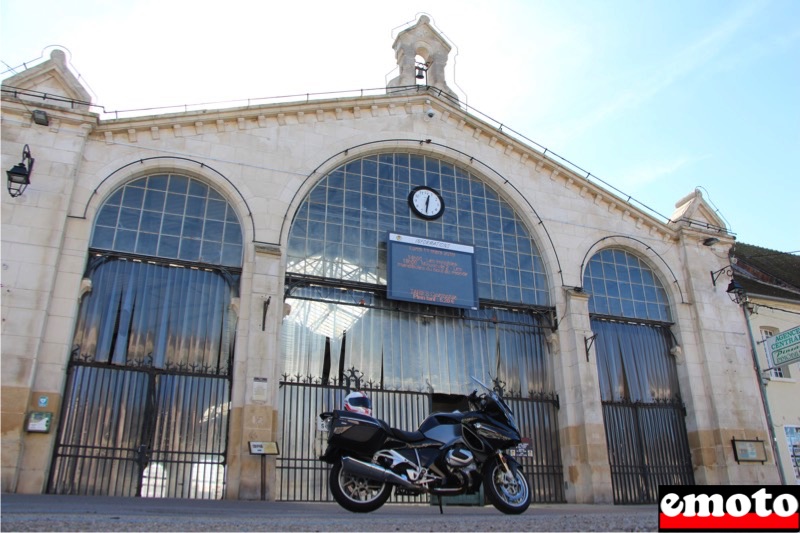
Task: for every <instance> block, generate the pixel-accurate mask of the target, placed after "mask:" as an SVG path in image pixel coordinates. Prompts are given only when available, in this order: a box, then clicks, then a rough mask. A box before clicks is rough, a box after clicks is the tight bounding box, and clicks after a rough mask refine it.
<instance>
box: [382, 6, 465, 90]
mask: <svg viewBox="0 0 800 533" xmlns="http://www.w3.org/2000/svg"><path fill="white" fill-rule="evenodd" d="M393 48H394V54H395V58H396V59H397V66H398V67H399V68H400V74H398V76H397V77H396V78H394V79H393V80H391V81H390V82H389V83H388V84H387V85H386V88H387V89H392V88H393V87H413V86H414V85H416V83H417V79H418V78H417V75H418V74H419V75H422V76H424V77H425V79H426V83H425V85H428V86H430V87H435V88H437V89H441V90H442V92H444V93H446V94H447V95H448V96H450V97H451V98H453V99H454V100H456V101H458V96H456V93H454V92H453V90H452V89H450V87H448V85H447V82H446V81H445V78H444V67H445V65H447V56H448V55H449V54H450V50H451V47H450V45H449V44H448V43H447V41H445V40H444V38H443V37H442V36H441V34H440V33H439V32H437V31H436V30H435V29H433V26H431V19H430V18H428V17H426V16H425V15H422V16H421V17H419V20H418V21H417V23H416V24H414V25H413V26H411V27H410V28H406V29H405V30H403V31H401V32H400V33H399V34H398V35H397V38H396V39H395V41H394V45H393ZM417 57H419V58H421V60H422V61H421V63H422V65H421V66H420V67H421V68H418V65H417Z"/></svg>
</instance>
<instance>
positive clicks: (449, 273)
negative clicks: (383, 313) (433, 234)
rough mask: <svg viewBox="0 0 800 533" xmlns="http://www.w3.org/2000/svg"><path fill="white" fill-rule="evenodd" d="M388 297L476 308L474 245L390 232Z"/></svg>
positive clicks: (476, 289)
mask: <svg viewBox="0 0 800 533" xmlns="http://www.w3.org/2000/svg"><path fill="white" fill-rule="evenodd" d="M387 259H388V261H387V263H388V264H387V277H388V287H387V294H388V297H389V299H392V300H404V301H408V302H417V303H424V304H429V305H443V306H446V307H463V308H467V309H477V308H478V282H477V279H476V278H475V270H476V268H475V247H474V246H470V245H466V244H458V243H453V242H446V241H437V240H434V239H428V238H427V237H415V236H412V235H400V234H398V233H389V241H388V256H387Z"/></svg>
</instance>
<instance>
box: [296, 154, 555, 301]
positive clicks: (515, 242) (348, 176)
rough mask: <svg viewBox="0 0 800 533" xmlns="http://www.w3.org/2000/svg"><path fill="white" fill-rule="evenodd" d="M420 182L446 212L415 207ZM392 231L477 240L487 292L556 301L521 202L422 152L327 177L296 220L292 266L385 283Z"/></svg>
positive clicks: (354, 165)
mask: <svg viewBox="0 0 800 533" xmlns="http://www.w3.org/2000/svg"><path fill="white" fill-rule="evenodd" d="M419 185H427V186H429V187H432V188H434V189H436V190H437V191H439V192H440V193H441V195H442V198H443V200H444V205H445V210H444V214H443V215H442V216H441V218H439V219H436V220H424V219H421V218H418V217H415V216H414V215H412V214H411V212H410V210H409V206H408V194H409V192H410V191H411V189H413V188H414V187H416V186H419ZM390 231H392V232H396V233H400V234H406V235H414V236H420V237H428V238H431V239H436V240H444V241H449V242H457V243H462V244H469V245H474V247H475V255H476V258H477V278H478V296H479V297H480V298H481V299H484V300H492V301H497V302H509V303H516V304H527V305H538V306H547V305H549V295H548V289H547V277H546V274H545V271H544V265H543V263H542V260H541V256H540V254H539V251H538V249H537V247H536V244H535V243H534V242H533V240H532V239H531V235H530V233H529V231H528V229H527V228H526V226H525V224H524V223H523V222H522V220H521V219H520V218H519V216H518V215H517V214H516V212H515V211H514V209H513V208H512V207H511V206H510V205H509V204H508V203H507V202H506V201H505V200H503V199H502V198H501V197H500V196H498V194H497V193H496V192H495V191H494V190H493V189H492V188H491V187H490V186H489V185H487V184H485V183H484V182H483V181H482V180H480V179H478V178H477V177H476V176H474V175H472V174H471V173H470V172H468V171H467V170H465V169H463V168H461V167H458V166H456V165H453V164H451V163H447V162H445V161H440V160H439V159H436V158H434V157H429V156H423V155H416V154H407V153H394V154H380V155H373V156H368V157H363V158H361V159H356V160H354V161H351V162H349V163H346V164H344V165H342V166H340V167H339V168H336V169H335V170H333V171H332V172H330V173H329V174H328V175H327V176H326V177H324V178H323V179H322V180H320V182H319V183H318V184H317V185H316V186H315V187H314V188H313V189H312V190H311V192H310V193H309V194H308V196H307V197H306V199H305V200H304V201H303V204H302V205H301V206H300V209H299V210H298V212H297V214H296V216H295V219H294V222H293V223H292V229H291V233H290V236H289V252H288V255H289V258H288V264H287V267H286V269H287V272H290V273H297V274H305V275H312V276H319V277H324V278H332V279H341V280H350V281H356V282H365V283H374V284H386V239H387V234H388V232H390Z"/></svg>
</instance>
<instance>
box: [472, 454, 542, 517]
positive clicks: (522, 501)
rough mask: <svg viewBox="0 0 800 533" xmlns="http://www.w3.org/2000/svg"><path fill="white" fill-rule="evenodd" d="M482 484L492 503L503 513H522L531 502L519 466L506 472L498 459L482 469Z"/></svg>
mask: <svg viewBox="0 0 800 533" xmlns="http://www.w3.org/2000/svg"><path fill="white" fill-rule="evenodd" d="M483 485H484V487H485V491H486V495H487V496H488V498H489V501H490V502H492V505H494V506H495V508H496V509H497V510H498V511H502V512H503V513H505V514H521V513H524V512H525V511H526V510H527V509H528V506H529V505H530V504H531V491H530V489H529V488H528V480H527V479H525V474H523V473H522V470H520V469H519V468H512V469H511V472H510V473H509V472H506V470H505V468H503V465H502V464H501V463H500V461H499V460H498V459H494V460H493V461H492V463H491V464H490V465H488V467H487V468H486V469H485V470H484V475H483Z"/></svg>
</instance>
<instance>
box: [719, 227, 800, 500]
mask: <svg viewBox="0 0 800 533" xmlns="http://www.w3.org/2000/svg"><path fill="white" fill-rule="evenodd" d="M731 257H732V258H733V259H735V261H732V263H733V268H732V272H733V278H734V279H735V280H736V282H737V283H738V284H739V285H740V286H741V287H742V289H744V291H745V295H746V300H745V301H744V302H743V310H744V311H745V313H746V316H747V320H748V326H749V328H750V331H751V333H752V335H753V342H754V344H755V352H756V354H757V356H758V368H759V369H760V371H761V376H762V382H763V384H764V388H765V391H766V398H767V404H768V405H769V412H770V416H771V419H772V428H773V431H774V438H775V446H776V448H777V453H778V454H779V456H780V465H781V466H782V470H783V479H784V481H785V482H786V483H788V484H790V485H791V484H800V405H798V401H797V400H798V398H800V382H799V381H798V380H800V362H797V361H795V362H793V363H790V364H788V365H778V364H776V363H775V362H774V361H773V358H772V354H771V353H769V351H768V350H767V349H766V346H767V345H768V344H769V342H768V341H767V339H769V338H771V337H775V336H776V335H779V334H781V333H783V332H787V331H790V330H793V329H794V330H796V331H797V334H798V336H800V329H798V328H800V257H798V256H797V255H792V254H787V253H782V252H778V251H775V250H769V249H767V248H761V247H758V246H752V245H750V244H744V243H737V244H736V246H735V247H734V248H733V250H731ZM792 337H793V338H796V337H795V336H792ZM795 344H796V342H795Z"/></svg>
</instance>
